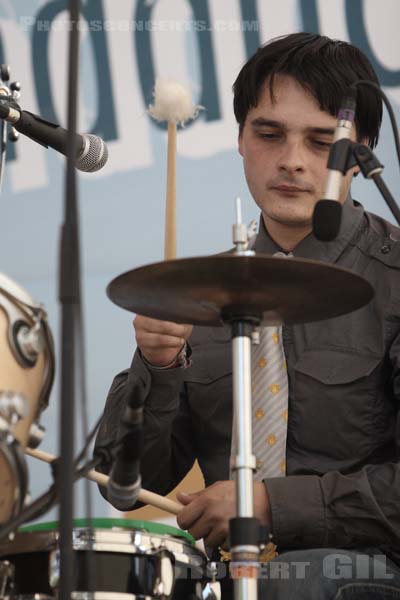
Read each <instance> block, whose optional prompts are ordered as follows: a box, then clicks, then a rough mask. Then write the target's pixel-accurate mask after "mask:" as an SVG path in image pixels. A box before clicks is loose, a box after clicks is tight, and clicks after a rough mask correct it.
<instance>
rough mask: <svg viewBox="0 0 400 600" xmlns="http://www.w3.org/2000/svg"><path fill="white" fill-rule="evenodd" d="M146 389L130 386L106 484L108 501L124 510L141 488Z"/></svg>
mask: <svg viewBox="0 0 400 600" xmlns="http://www.w3.org/2000/svg"><path fill="white" fill-rule="evenodd" d="M143 394H144V390H143V388H141V387H139V385H138V383H137V382H134V383H133V384H132V383H131V384H129V382H128V391H127V401H126V407H125V411H124V414H123V416H122V419H121V424H120V428H119V434H118V438H119V442H118V444H117V448H118V449H117V452H116V454H115V460H114V464H113V466H112V469H111V472H110V477H109V480H108V484H107V500H108V501H109V502H110V503H111V504H112V505H113V506H115V508H116V509H118V510H121V511H126V510H130V509H131V508H132V507H133V506H134V504H135V503H136V501H137V499H138V495H139V492H140V488H141V477H140V458H141V456H142V449H143V404H144V395H143Z"/></svg>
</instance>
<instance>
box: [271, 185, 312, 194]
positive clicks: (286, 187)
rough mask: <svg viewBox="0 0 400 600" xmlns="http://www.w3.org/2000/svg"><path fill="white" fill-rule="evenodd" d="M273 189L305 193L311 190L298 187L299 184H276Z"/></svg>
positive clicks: (289, 192) (283, 191) (284, 192)
mask: <svg viewBox="0 0 400 600" xmlns="http://www.w3.org/2000/svg"><path fill="white" fill-rule="evenodd" d="M272 189H273V190H277V191H278V192H282V193H283V194H304V193H305V192H309V191H310V190H309V189H308V188H303V187H298V186H297V185H274V186H272Z"/></svg>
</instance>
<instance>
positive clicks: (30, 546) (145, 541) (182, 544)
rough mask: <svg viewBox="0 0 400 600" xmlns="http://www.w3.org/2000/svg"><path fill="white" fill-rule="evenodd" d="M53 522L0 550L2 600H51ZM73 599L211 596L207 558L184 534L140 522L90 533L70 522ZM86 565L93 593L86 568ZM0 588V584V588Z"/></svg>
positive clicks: (55, 553)
mask: <svg viewBox="0 0 400 600" xmlns="http://www.w3.org/2000/svg"><path fill="white" fill-rule="evenodd" d="M57 525H58V524H57V523H56V522H53V523H44V524H40V525H36V526H32V527H24V528H23V529H22V530H21V532H19V533H18V534H17V535H16V536H15V538H14V540H13V541H11V542H9V543H7V544H2V545H1V546H0V561H1V562H0V565H6V568H8V570H9V571H10V570H11V571H12V573H11V574H10V573H9V578H8V581H7V582H3V589H5V590H6V594H5V595H6V598H8V599H9V600H22V599H23V600H28V599H29V600H34V599H35V598H40V599H42V598H46V599H47V598H49V597H50V598H56V597H57V591H58V585H59V547H58V539H59V534H58V531H57ZM73 549H74V583H73V590H74V592H73V594H72V598H73V599H74V600H88V599H89V598H95V599H96V600H139V599H140V600H151V599H153V598H156V599H161V598H174V599H178V600H181V599H182V600H196V599H206V598H207V599H208V600H216V599H217V598H218V597H219V594H218V589H219V584H217V583H215V582H211V581H210V580H209V577H208V570H207V559H206V557H205V555H204V554H203V553H202V552H201V551H200V550H198V549H197V548H196V547H195V545H194V539H193V538H192V537H191V536H190V535H189V534H187V533H186V532H184V531H181V530H179V529H176V528H174V527H169V526H167V525H162V524H160V523H151V522H147V521H133V520H130V519H94V521H93V529H89V528H88V527H87V522H86V521H85V520H84V519H77V520H75V522H74V529H73ZM89 560H91V561H92V563H91V564H92V566H93V583H94V585H93V587H92V590H93V589H94V590H95V591H94V593H92V594H90V593H89V591H90V586H89V582H88V568H87V567H88V563H89ZM0 588H1V584H0Z"/></svg>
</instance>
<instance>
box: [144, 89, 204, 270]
mask: <svg viewBox="0 0 400 600" xmlns="http://www.w3.org/2000/svg"><path fill="white" fill-rule="evenodd" d="M201 108H202V107H201V106H195V105H193V104H192V99H191V95H190V92H189V91H188V90H187V89H186V88H185V87H183V86H182V85H181V84H179V83H177V82H175V81H170V80H160V79H157V81H156V84H155V87H154V104H153V105H150V106H149V113H150V115H151V116H152V117H153V118H154V119H156V120H157V121H166V122H167V123H168V157H167V190H166V203H165V237H164V258H165V259H166V260H171V259H174V258H176V131H177V124H178V123H180V124H181V125H184V123H185V121H188V120H189V119H195V118H196V117H197V115H198V112H199V110H200V109H201Z"/></svg>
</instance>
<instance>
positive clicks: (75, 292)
mask: <svg viewBox="0 0 400 600" xmlns="http://www.w3.org/2000/svg"><path fill="white" fill-rule="evenodd" d="M79 9H80V2H79V0H70V2H69V16H70V23H71V29H70V37H69V59H68V138H67V169H66V179H65V205H64V210H65V212H64V223H63V225H62V231H61V240H60V265H59V269H60V270H59V302H60V304H61V340H62V342H61V377H60V380H61V411H60V457H61V459H60V471H59V493H60V513H59V514H60V594H59V598H60V600H71V594H72V591H73V585H74V571H73V566H74V561H73V558H74V557H73V547H72V527H73V525H72V523H73V521H72V519H73V512H74V491H73V484H74V426H75V331H76V330H75V327H76V320H75V317H76V314H77V312H78V311H80V263H79V230H78V211H77V199H76V173H75V166H74V163H75V132H76V122H77V89H78V56H79V31H78V22H79V15H80V10H79Z"/></svg>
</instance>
